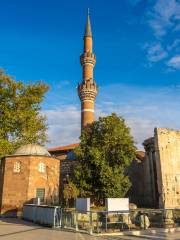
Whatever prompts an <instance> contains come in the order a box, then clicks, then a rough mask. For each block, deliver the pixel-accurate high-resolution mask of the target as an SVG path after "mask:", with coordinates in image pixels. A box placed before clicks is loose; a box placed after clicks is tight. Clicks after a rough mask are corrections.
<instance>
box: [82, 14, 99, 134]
mask: <svg viewBox="0 0 180 240" xmlns="http://www.w3.org/2000/svg"><path fill="white" fill-rule="evenodd" d="M80 62H81V65H82V77H83V80H82V82H81V83H80V84H79V85H78V94H79V98H80V100H81V130H83V128H84V127H86V126H87V125H88V124H90V123H92V122H93V121H94V101H95V98H96V95H97V91H98V89H97V86H96V83H95V81H94V76H93V75H94V74H93V71H94V66H95V63H96V56H95V54H94V53H93V39H92V32H91V24H90V17H89V14H88V16H87V22H86V28H85V34H84V52H83V54H82V55H81V56H80Z"/></svg>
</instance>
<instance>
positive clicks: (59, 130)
mask: <svg viewBox="0 0 180 240" xmlns="http://www.w3.org/2000/svg"><path fill="white" fill-rule="evenodd" d="M43 114H45V115H46V116H47V123H48V126H49V129H48V132H47V134H48V139H49V143H48V144H47V145H48V147H50V146H60V145H66V144H71V143H74V142H78V141H79V136H80V111H79V109H78V108H77V107H75V106H72V105H64V106H61V107H59V108H56V109H50V110H45V111H43Z"/></svg>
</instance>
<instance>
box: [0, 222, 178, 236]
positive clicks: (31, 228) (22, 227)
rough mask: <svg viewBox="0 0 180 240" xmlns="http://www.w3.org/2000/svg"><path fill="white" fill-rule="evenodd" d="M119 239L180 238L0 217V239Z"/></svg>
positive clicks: (174, 234)
mask: <svg viewBox="0 0 180 240" xmlns="http://www.w3.org/2000/svg"><path fill="white" fill-rule="evenodd" d="M1 239H2V240H16V239H17V240H36V239H37V240H58V239H60V240H121V239H124V240H126V239H129V240H136V239H154V240H158V239H159V240H164V239H169V240H171V239H172V240H180V232H175V233H169V234H167V233H159V234H158V235H157V234H156V235H153V234H151V235H150V234H149V235H148V234H145V235H143V236H138V237H135V236H101V237H95V236H89V235H88V234H82V233H74V232H70V231H69V232H68V231H60V230H58V229H52V228H45V227H41V226H39V225H35V224H33V223H30V222H26V221H23V220H18V219H0V240H1Z"/></svg>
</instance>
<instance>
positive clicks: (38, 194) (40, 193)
mask: <svg viewBox="0 0 180 240" xmlns="http://www.w3.org/2000/svg"><path fill="white" fill-rule="evenodd" d="M44 196H45V189H44V188H37V189H36V197H37V198H40V201H41V202H44Z"/></svg>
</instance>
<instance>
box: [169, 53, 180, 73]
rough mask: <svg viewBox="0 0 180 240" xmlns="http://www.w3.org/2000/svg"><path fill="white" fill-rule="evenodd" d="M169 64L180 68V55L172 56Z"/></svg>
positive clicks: (174, 67)
mask: <svg viewBox="0 0 180 240" xmlns="http://www.w3.org/2000/svg"><path fill="white" fill-rule="evenodd" d="M167 66H168V67H170V68H173V69H177V70H180V55H176V56H174V57H172V58H171V59H170V60H169V61H168V62H167Z"/></svg>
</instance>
